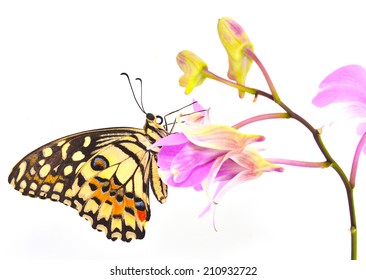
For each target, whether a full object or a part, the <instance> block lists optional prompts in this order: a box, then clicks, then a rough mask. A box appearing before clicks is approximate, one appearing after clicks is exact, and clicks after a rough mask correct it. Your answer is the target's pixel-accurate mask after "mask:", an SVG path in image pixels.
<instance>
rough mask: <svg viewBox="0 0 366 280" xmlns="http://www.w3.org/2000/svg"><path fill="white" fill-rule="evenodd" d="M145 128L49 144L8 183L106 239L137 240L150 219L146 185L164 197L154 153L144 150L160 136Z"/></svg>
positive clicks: (20, 165)
mask: <svg viewBox="0 0 366 280" xmlns="http://www.w3.org/2000/svg"><path fill="white" fill-rule="evenodd" d="M149 122H150V124H151V123H152V120H148V119H147V123H146V125H145V128H144V129H135V128H107V129H98V130H92V131H86V132H81V133H78V134H74V135H70V136H67V137H64V138H60V139H58V140H55V141H53V142H51V143H49V144H46V145H44V146H42V147H40V148H38V149H36V150H35V151H33V152H32V153H30V154H28V155H27V156H26V157H24V158H23V159H22V160H21V161H20V162H19V163H18V164H17V165H16V166H15V167H14V168H13V170H12V172H11V174H10V175H9V183H10V184H11V185H12V186H13V187H14V188H15V189H16V190H18V191H19V192H21V193H22V194H23V195H27V196H31V197H38V198H43V199H46V198H47V199H51V200H54V201H60V202H62V203H64V204H66V205H68V206H71V207H73V208H75V209H76V210H77V211H78V212H79V214H80V216H83V217H84V218H86V219H87V220H89V221H90V223H91V225H92V227H93V228H95V229H98V230H100V231H103V232H105V234H106V235H107V237H108V238H110V239H113V240H116V239H122V240H123V241H130V240H132V239H142V238H143V237H144V235H145V225H146V222H147V221H148V220H149V219H150V215H151V214H150V201H149V185H150V186H151V188H152V189H153V193H154V195H155V196H156V198H157V199H158V201H160V202H161V203H163V202H165V200H166V197H167V187H166V185H165V184H164V183H163V182H162V181H161V180H160V178H159V175H158V172H157V168H158V167H157V163H156V153H157V151H156V148H154V149H152V150H149V149H148V147H149V146H150V145H151V144H152V143H153V142H155V140H157V139H159V138H161V137H163V136H164V133H165V131H164V130H163V129H162V128H159V126H158V125H157V124H156V123H155V125H154V126H149ZM154 127H156V128H159V129H154ZM151 129H152V130H151Z"/></svg>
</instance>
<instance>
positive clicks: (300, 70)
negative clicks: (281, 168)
mask: <svg viewBox="0 0 366 280" xmlns="http://www.w3.org/2000/svg"><path fill="white" fill-rule="evenodd" d="M315 3H316V4H315ZM363 6H364V5H363V1H350V0H347V1H334V0H333V1H314V4H313V3H309V1H306V2H303V3H298V2H297V3H295V1H244V0H243V1H228V0H226V1H207V2H203V1H201V2H199V1H197V0H195V1H179V2H178V1H176V2H174V1H7V2H6V3H4V2H2V3H1V4H0V26H1V28H0V38H1V39H0V40H1V44H0V100H1V101H0V104H1V110H0V122H1V131H2V132H1V140H0V141H1V145H0V149H1V151H0V152H1V158H2V160H1V166H0V182H1V184H0V185H1V186H0V220H1V223H0V275H2V274H4V275H6V274H7V275H8V276H7V277H8V278H7V279H15V278H17V279H19V277H24V278H25V277H27V279H36V278H37V277H38V279H43V278H44V279H47V278H48V277H52V278H55V279H58V278H60V279H61V278H62V279H66V278H65V277H68V276H69V277H70V279H73V278H76V277H85V278H86V277H89V278H88V279H108V278H109V277H108V276H109V269H110V268H113V267H114V266H116V265H117V266H119V267H120V268H123V267H127V266H134V267H140V268H148V267H150V266H155V267H162V266H164V265H169V266H170V267H172V268H175V267H187V268H189V267H192V268H195V269H201V271H202V268H203V267H204V266H217V265H231V266H235V265H236V266H257V267H258V274H259V275H260V277H257V279H277V278H278V279H279V278H281V279H283V278H286V277H288V278H289V279H293V278H296V279H302V277H304V279H305V277H308V276H311V277H315V278H317V277H320V276H326V275H327V276H331V275H337V276H340V275H341V276H344V277H352V276H353V277H354V278H353V279H360V278H358V277H361V276H360V275H361V271H362V268H363V265H362V262H364V261H365V260H366V249H365V248H366V222H365V221H366V206H365V205H366V176H365V174H362V173H364V172H363V170H365V168H366V166H365V158H364V156H363V157H362V158H361V163H360V172H359V174H358V180H357V183H358V185H357V189H356V191H355V196H356V201H355V203H356V210H357V218H358V228H359V259H360V261H359V262H358V263H355V262H353V263H352V262H350V261H349V257H350V234H349V230H348V228H349V226H350V224H349V216H348V206H347V200H346V192H345V190H344V187H343V185H342V183H341V181H340V179H339V178H338V177H337V176H336V173H335V172H334V171H333V170H332V169H329V170H314V169H301V168H295V167H285V168H286V169H285V172H284V173H282V174H279V173H273V174H264V175H263V176H262V177H261V178H260V179H258V180H256V181H253V182H248V183H246V184H243V185H242V186H238V187H237V188H235V189H233V190H232V191H231V192H229V193H228V194H227V195H226V196H225V197H224V199H223V200H222V202H221V203H220V205H219V207H218V209H217V212H216V223H217V227H218V232H215V231H214V230H213V228H212V223H211V221H212V220H211V216H210V215H207V216H206V217H204V218H202V219H199V218H198V214H199V213H200V211H201V210H202V209H203V208H204V207H205V206H206V202H207V200H206V197H205V195H204V194H203V193H199V192H195V191H194V190H191V189H185V190H182V189H175V188H170V189H169V198H168V201H167V203H166V204H164V205H160V204H159V203H157V202H156V201H154V198H152V201H153V202H152V218H151V221H150V222H149V223H148V225H147V234H146V237H145V239H143V240H138V241H133V242H131V243H129V244H128V243H123V242H121V241H117V242H112V241H110V240H107V239H106V238H105V237H104V235H103V234H102V233H99V232H97V231H95V230H93V229H92V228H91V227H90V225H89V224H88V222H86V221H84V220H83V219H82V218H80V217H79V216H78V214H77V212H76V211H75V210H74V209H71V208H68V207H65V206H64V205H62V204H60V203H54V202H51V201H43V200H39V199H32V198H28V197H24V196H21V195H20V193H18V192H16V191H14V190H13V189H12V187H10V186H9V185H8V183H7V176H8V174H9V172H10V170H11V168H12V167H13V165H14V164H15V163H16V162H17V161H18V160H20V159H21V158H22V157H23V156H24V155H25V154H27V153H28V152H30V151H31V150H33V149H35V148H37V147H38V146H41V145H42V144H44V143H47V142H49V141H51V140H53V139H56V138H59V137H61V136H64V135H68V134H71V133H74V132H78V131H83V130H87V129H92V128H102V127H112V126H134V127H141V126H142V125H143V123H144V115H143V114H142V113H141V112H140V111H139V109H138V107H137V106H136V105H135V103H134V100H133V97H132V95H131V91H130V89H129V86H128V84H127V83H126V80H125V79H124V78H123V77H121V76H120V73H121V72H127V73H129V75H130V76H131V77H132V78H135V77H140V78H142V79H143V83H144V86H143V88H144V104H145V107H146V109H147V110H148V111H151V112H154V113H157V114H161V115H164V114H166V113H168V112H170V111H173V110H175V109H177V108H179V107H181V106H183V105H186V104H188V103H189V102H190V101H191V96H185V95H184V93H183V92H184V89H183V88H181V87H179V85H178V79H179V77H180V75H181V71H180V69H179V68H178V67H177V65H176V63H175V56H176V54H177V53H178V52H179V51H181V50H183V49H189V50H192V51H194V52H195V53H197V54H198V55H199V56H201V57H202V58H203V59H204V60H205V61H206V62H207V63H208V65H209V69H210V70H211V71H213V72H215V73H216V74H219V75H222V76H225V75H226V71H227V58H226V53H225V51H224V49H223V47H222V46H221V43H220V41H219V39H218V36H217V32H216V24H217V20H218V19H219V18H221V17H223V16H230V17H232V18H234V19H235V20H236V21H238V22H239V23H240V24H241V25H242V26H243V28H244V29H245V30H246V32H247V33H248V36H249V37H250V39H251V41H252V42H253V43H254V45H255V48H256V53H257V55H258V56H259V58H260V59H261V60H262V62H263V63H264V64H265V66H266V67H267V70H268V71H269V73H270V75H271V77H272V79H273V81H274V83H275V85H276V87H277V89H278V92H279V94H280V96H281V98H282V100H283V101H284V102H285V103H286V104H287V105H288V106H290V108H292V109H293V110H294V111H295V112H297V113H299V114H300V115H302V116H304V117H305V118H306V119H308V120H309V121H310V122H311V123H312V124H313V125H314V126H315V127H321V126H322V125H325V127H324V141H325V143H326V145H327V147H329V150H330V152H331V154H332V155H333V156H334V158H335V159H336V160H337V161H338V162H339V164H340V165H341V166H342V167H343V168H344V170H345V172H346V173H347V174H349V171H350V164H351V161H352V157H353V153H354V150H355V146H356V144H357V140H358V136H357V135H356V134H355V125H354V124H351V123H349V122H347V123H346V122H342V121H340V122H337V123H336V124H335V125H333V126H328V124H329V122H330V121H331V120H334V119H335V118H337V117H339V116H340V115H336V116H335V115H333V116H331V117H330V116H329V115H328V117H327V115H325V114H322V113H321V111H320V110H317V109H316V108H314V107H313V106H312V105H311V99H312V98H313V97H314V95H315V94H316V90H317V86H318V84H319V83H320V81H321V80H322V79H323V78H324V77H325V76H326V75H328V74H329V73H330V72H331V71H333V70H335V69H336V68H338V67H341V66H343V65H346V64H351V63H357V64H361V65H363V66H364V67H365V66H366V54H365V50H366V40H365V27H366V17H365V16H364V11H365V9H364V7H363ZM247 82H248V86H251V87H258V88H260V89H263V90H267V88H266V84H265V83H264V80H263V78H262V77H261V75H260V72H259V71H258V69H257V68H256V66H255V65H254V66H253V69H252V71H251V72H250V74H249V76H248V80H247ZM135 87H136V91H137V92H139V90H138V83H135ZM192 97H194V98H196V99H197V100H199V101H200V102H201V103H202V104H203V105H204V107H207V108H208V107H211V116H212V120H213V122H220V123H226V124H228V125H233V124H234V123H236V122H239V121H241V120H243V119H245V118H247V117H250V116H253V115H255V114H260V113H268V112H278V111H280V110H279V109H278V108H277V107H276V106H274V105H273V104H271V103H270V102H269V101H267V100H265V99H263V98H259V100H258V101H257V103H255V104H253V103H252V97H251V96H249V95H247V96H246V98H245V99H244V100H239V99H238V97H237V93H236V91H235V90H233V89H229V88H227V87H225V86H222V85H220V84H218V83H216V82H214V81H205V83H204V84H203V85H202V86H200V87H199V88H197V89H195V90H194V91H193V94H192ZM243 132H247V133H258V134H263V135H265V136H266V139H267V140H266V141H265V142H264V143H261V145H258V147H259V148H264V149H266V151H265V152H264V155H265V156H268V157H281V158H290V159H297V160H309V161H317V160H318V161H321V160H323V157H322V156H321V155H320V153H319V151H318V150H317V147H316V146H315V144H314V141H313V140H312V137H311V135H310V134H309V133H308V132H307V131H306V130H305V129H304V128H303V127H301V125H300V124H298V123H296V122H294V121H291V120H277V121H268V122H263V123H260V124H258V125H251V126H248V128H247V129H245V130H243ZM9 275H11V276H9ZM119 277H123V276H119ZM232 277H234V276H232ZM189 278H192V279H200V277H199V276H195V277H187V278H185V279H189ZM229 278H230V279H233V278H231V277H229ZM234 278H235V277H234ZM132 279H140V278H138V277H136V276H135V277H134V278H132ZM149 279H153V277H150V278H149ZM156 279H158V278H156ZM173 279H174V278H173ZM175 279H179V277H175ZM182 279H183V278H182Z"/></svg>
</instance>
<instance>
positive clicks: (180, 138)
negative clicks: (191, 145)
mask: <svg viewBox="0 0 366 280" xmlns="http://www.w3.org/2000/svg"><path fill="white" fill-rule="evenodd" d="M187 142H188V139H187V137H186V136H185V135H184V134H183V133H181V132H180V133H173V134H170V135H168V136H166V137H164V138H161V139H159V140H158V141H156V142H155V143H154V144H153V145H152V146H151V147H159V146H174V145H180V144H184V143H187Z"/></svg>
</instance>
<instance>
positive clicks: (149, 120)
mask: <svg viewBox="0 0 366 280" xmlns="http://www.w3.org/2000/svg"><path fill="white" fill-rule="evenodd" d="M163 123H164V119H163V117H161V116H159V115H154V114H152V113H147V114H146V123H145V126H144V129H145V131H146V132H148V133H151V132H156V133H158V134H159V135H160V136H161V137H164V136H166V135H167V132H166V128H165V125H164V124H163Z"/></svg>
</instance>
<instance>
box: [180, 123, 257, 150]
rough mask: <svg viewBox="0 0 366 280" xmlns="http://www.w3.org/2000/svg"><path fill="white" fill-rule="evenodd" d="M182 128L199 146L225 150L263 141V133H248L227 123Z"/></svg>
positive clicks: (237, 148) (241, 147)
mask: <svg viewBox="0 0 366 280" xmlns="http://www.w3.org/2000/svg"><path fill="white" fill-rule="evenodd" d="M182 130H183V132H184V133H185V135H186V136H187V138H188V139H189V141H191V142H192V143H194V144H196V145H197V146H201V147H205V148H211V149H218V150H224V151H230V150H239V149H243V148H244V147H245V146H246V145H248V144H250V143H253V142H257V141H263V140H264V137H263V136H261V135H248V134H243V133H240V132H239V131H237V130H236V129H234V128H232V127H230V126H226V125H213V124H211V125H200V126H182Z"/></svg>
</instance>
